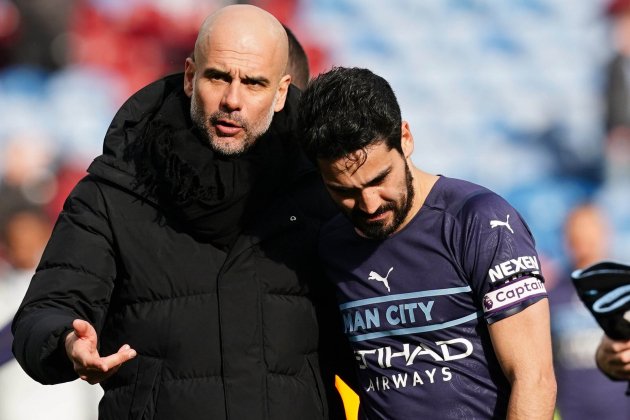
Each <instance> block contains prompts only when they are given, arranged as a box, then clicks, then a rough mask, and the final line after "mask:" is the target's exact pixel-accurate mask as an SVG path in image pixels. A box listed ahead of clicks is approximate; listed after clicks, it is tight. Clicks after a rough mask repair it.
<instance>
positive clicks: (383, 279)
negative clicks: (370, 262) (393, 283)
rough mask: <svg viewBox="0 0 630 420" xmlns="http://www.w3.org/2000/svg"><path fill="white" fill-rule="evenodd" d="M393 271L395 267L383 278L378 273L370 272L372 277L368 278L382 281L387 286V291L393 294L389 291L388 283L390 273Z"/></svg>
mask: <svg viewBox="0 0 630 420" xmlns="http://www.w3.org/2000/svg"><path fill="white" fill-rule="evenodd" d="M393 269H394V267H392V268H390V269H389V271H388V272H387V275H386V276H385V277H383V276H381V275H380V274H378V273H377V272H376V271H370V276H369V277H368V280H376V281H380V282H381V283H383V284H384V285H385V287H387V291H388V292H391V290H390V289H389V283H388V282H387V278H388V277H389V273H391V272H392V270H393Z"/></svg>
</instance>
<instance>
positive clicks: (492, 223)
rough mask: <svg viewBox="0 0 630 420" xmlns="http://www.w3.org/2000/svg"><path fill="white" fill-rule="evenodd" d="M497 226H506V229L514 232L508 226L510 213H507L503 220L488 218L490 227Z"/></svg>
mask: <svg viewBox="0 0 630 420" xmlns="http://www.w3.org/2000/svg"><path fill="white" fill-rule="evenodd" d="M497 226H505V227H506V228H508V230H509V231H510V232H512V233H514V231H513V230H512V227H511V226H510V215H509V214H508V215H507V219H505V222H504V221H502V220H490V227H491V228H493V229H494V228H495V227H497Z"/></svg>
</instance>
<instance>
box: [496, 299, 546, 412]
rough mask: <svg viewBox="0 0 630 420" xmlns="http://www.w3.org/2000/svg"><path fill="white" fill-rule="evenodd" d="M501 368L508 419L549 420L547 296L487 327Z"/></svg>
mask: <svg viewBox="0 0 630 420" xmlns="http://www.w3.org/2000/svg"><path fill="white" fill-rule="evenodd" d="M489 331H490V336H491V338H492V344H493V346H494V350H495V353H496V355H497V358H498V360H499V363H500V364H501V368H502V369H503V372H504V373H505V375H506V377H507V378H508V380H509V381H510V383H511V384H512V391H511V395H510V403H509V407H508V419H510V420H515V419H551V418H552V417H553V411H554V407H555V402H556V380H555V375H554V371H553V363H552V355H551V333H550V328H549V303H548V300H547V299H541V300H539V301H538V302H536V303H534V304H532V305H530V306H528V307H527V308H525V309H524V310H522V311H521V312H519V313H517V314H514V315H512V316H508V317H506V318H504V319H501V320H499V321H496V322H494V323H492V324H491V325H490V326H489Z"/></svg>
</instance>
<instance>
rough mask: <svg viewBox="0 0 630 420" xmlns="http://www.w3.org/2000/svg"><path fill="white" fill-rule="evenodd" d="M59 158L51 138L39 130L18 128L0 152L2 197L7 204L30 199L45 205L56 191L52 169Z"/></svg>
mask: <svg viewBox="0 0 630 420" xmlns="http://www.w3.org/2000/svg"><path fill="white" fill-rule="evenodd" d="M54 158H55V153H54V147H53V146H52V145H51V142H50V139H49V138H48V137H47V136H46V135H45V134H42V133H39V132H18V133H16V134H14V135H13V136H11V137H10V138H9V139H8V140H7V141H6V143H5V144H4V150H3V151H2V154H0V168H1V171H0V176H1V178H0V199H1V200H2V202H3V207H5V208H6V207H7V206H9V204H10V203H11V202H17V203H21V202H22V201H27V202H29V203H32V204H37V205H42V204H46V203H47V202H49V201H50V199H51V198H52V197H53V195H54V194H55V192H56V183H55V178H54V174H53V173H52V172H51V167H52V163H53V160H54Z"/></svg>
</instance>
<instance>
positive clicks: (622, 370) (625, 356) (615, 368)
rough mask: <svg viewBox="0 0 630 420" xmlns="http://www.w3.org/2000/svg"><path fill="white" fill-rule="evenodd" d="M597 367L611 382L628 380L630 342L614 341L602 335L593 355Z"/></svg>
mask: <svg viewBox="0 0 630 420" xmlns="http://www.w3.org/2000/svg"><path fill="white" fill-rule="evenodd" d="M595 361H596V362H597V367H598V368H599V369H600V370H601V371H602V372H604V373H605V374H606V375H607V376H608V377H609V378H611V379H613V380H624V379H625V380H630V340H627V341H616V340H612V339H611V338H609V337H607V336H606V335H604V336H603V337H602V341H601V342H600V343H599V346H598V347H597V352H596V353H595Z"/></svg>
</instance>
